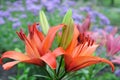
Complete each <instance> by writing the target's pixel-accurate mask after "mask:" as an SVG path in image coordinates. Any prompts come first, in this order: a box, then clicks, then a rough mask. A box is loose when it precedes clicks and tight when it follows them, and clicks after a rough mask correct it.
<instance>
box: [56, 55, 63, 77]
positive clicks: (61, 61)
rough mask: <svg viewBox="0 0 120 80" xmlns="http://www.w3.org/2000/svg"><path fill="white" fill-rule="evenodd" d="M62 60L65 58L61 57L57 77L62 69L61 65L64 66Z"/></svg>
mask: <svg viewBox="0 0 120 80" xmlns="http://www.w3.org/2000/svg"><path fill="white" fill-rule="evenodd" d="M62 60H63V56H61V58H60V64H59V66H58V70H57V72H56V73H57V76H58V75H59V71H60V68H61V65H62Z"/></svg>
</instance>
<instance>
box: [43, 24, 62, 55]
mask: <svg viewBox="0 0 120 80" xmlns="http://www.w3.org/2000/svg"><path fill="white" fill-rule="evenodd" d="M62 27H64V25H62V24H61V25H58V26H55V27H51V28H50V29H49V31H48V34H47V35H46V37H45V39H44V40H43V43H42V47H41V50H42V55H44V54H45V53H47V51H48V50H49V48H50V47H51V45H52V42H53V40H54V38H55V34H56V32H57V31H58V30H59V29H60V28H62Z"/></svg>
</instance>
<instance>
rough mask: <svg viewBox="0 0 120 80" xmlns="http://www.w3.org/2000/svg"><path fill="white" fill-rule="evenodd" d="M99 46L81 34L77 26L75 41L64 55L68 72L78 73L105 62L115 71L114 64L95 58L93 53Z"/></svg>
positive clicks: (73, 40)
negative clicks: (80, 70) (77, 71)
mask: <svg viewBox="0 0 120 80" xmlns="http://www.w3.org/2000/svg"><path fill="white" fill-rule="evenodd" d="M97 46H98V45H96V44H95V43H94V41H93V40H91V39H90V38H89V37H86V36H84V35H83V34H80V33H79V31H78V29H77V28H76V26H75V28H74V35H73V39H72V41H71V43H70V45H69V46H68V48H67V49H66V53H65V54H64V59H65V65H66V70H67V71H68V72H69V71H76V70H79V69H82V68H85V67H87V66H90V65H93V64H96V63H100V62H105V63H108V64H109V65H110V66H111V67H112V71H114V65H113V64H112V62H110V61H108V60H106V59H103V58H100V57H97V56H93V52H94V51H95V50H96V48H97Z"/></svg>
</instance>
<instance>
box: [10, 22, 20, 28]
mask: <svg viewBox="0 0 120 80" xmlns="http://www.w3.org/2000/svg"><path fill="white" fill-rule="evenodd" d="M20 26H21V22H19V21H17V22H14V23H13V24H12V28H13V29H16V28H18V27H20Z"/></svg>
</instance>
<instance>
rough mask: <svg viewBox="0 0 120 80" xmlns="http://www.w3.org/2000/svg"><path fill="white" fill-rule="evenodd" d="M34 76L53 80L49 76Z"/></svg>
mask: <svg viewBox="0 0 120 80" xmlns="http://www.w3.org/2000/svg"><path fill="white" fill-rule="evenodd" d="M34 76H35V77H41V78H45V79H47V80H51V78H50V77H48V76H44V75H34Z"/></svg>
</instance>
